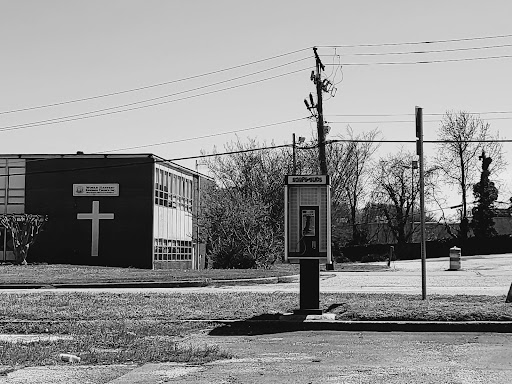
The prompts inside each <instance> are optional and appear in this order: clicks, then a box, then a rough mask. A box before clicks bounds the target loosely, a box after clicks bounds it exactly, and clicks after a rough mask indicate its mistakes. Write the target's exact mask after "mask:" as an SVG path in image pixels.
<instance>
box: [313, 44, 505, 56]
mask: <svg viewBox="0 0 512 384" xmlns="http://www.w3.org/2000/svg"><path fill="white" fill-rule="evenodd" d="M506 47H512V44H499V45H486V46H483V47H466V48H448V49H432V50H422V51H406V52H404V51H400V52H368V53H365V52H358V53H343V56H388V55H422V54H429V53H445V52H460V51H477V50H482V49H494V48H506ZM335 49H336V48H335ZM322 56H331V55H325V54H324V55H322ZM333 56H334V57H338V56H340V55H339V54H335V55H333Z"/></svg>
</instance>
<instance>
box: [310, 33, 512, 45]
mask: <svg viewBox="0 0 512 384" xmlns="http://www.w3.org/2000/svg"><path fill="white" fill-rule="evenodd" d="M508 37H512V34H508V35H494V36H477V37H466V38H460V39H445V40H425V41H407V42H400V43H380V44H352V45H317V47H318V48H357V47H391V46H399V45H420V44H440V43H455V42H460V41H474V40H491V39H504V38H508Z"/></svg>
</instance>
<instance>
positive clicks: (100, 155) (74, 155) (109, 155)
mask: <svg viewBox="0 0 512 384" xmlns="http://www.w3.org/2000/svg"><path fill="white" fill-rule="evenodd" d="M72 158H82V159H101V158H105V159H108V158H115V159H123V158H125V159H126V158H139V159H140V158H148V159H149V158H151V159H153V160H154V161H155V163H162V164H166V165H169V166H170V167H171V168H174V169H176V170H178V171H181V172H184V173H189V174H192V175H196V176H198V177H202V178H205V179H209V180H213V179H212V178H211V177H210V176H207V175H205V174H203V173H200V172H198V171H196V170H193V169H190V168H187V167H185V166H183V165H179V164H177V163H174V162H172V161H169V160H167V159H164V158H163V157H160V156H157V155H155V154H153V153H83V152H77V153H23V154H15V153H11V154H0V159H27V160H29V159H34V160H35V159H72Z"/></svg>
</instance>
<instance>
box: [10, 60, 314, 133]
mask: <svg viewBox="0 0 512 384" xmlns="http://www.w3.org/2000/svg"><path fill="white" fill-rule="evenodd" d="M308 69H309V68H302V69H299V70H296V71H291V72H286V73H284V74H280V75H276V76H271V77H267V78H264V79H260V80H255V81H251V82H248V83H244V84H238V85H234V86H231V87H226V88H222V89H217V90H213V91H209V92H203V93H200V94H197V95H191V96H186V97H181V98H178V99H173V100H166V101H161V102H158V103H153V104H148V105H142V106H138V107H132V108H125V109H121V110H113V111H109V112H104V113H97V114H94V115H90V114H92V113H96V112H98V111H107V110H111V109H116V108H120V107H122V106H118V107H112V108H105V109H102V110H98V111H91V112H85V113H79V114H75V115H69V116H62V117H59V118H54V119H48V120H40V121H34V122H31V123H25V124H18V125H10V126H4V127H0V132H1V131H11V130H17V129H24V128H31V127H36V126H44V125H51V124H59V123H65V122H69V121H76V120H84V119H90V118H94V117H100V116H106V115H112V114H115V113H122V112H127V111H133V110H138V109H144V108H150V107H155V106H158V105H163V104H169V103H174V102H177V101H182V100H188V99H192V98H196V97H201V96H205V95H210V94H213V93H219V92H223V91H228V90H231V89H235V88H240V87H245V86H247V85H252V84H257V83H261V82H264V81H268V80H273V79H276V78H279V77H283V76H288V75H292V74H295V73H299V72H303V71H305V70H308ZM226 82H227V81H226ZM180 93H184V92H178V93H177V94H180ZM170 96H172V95H168V96H167V97H170ZM131 104H136V103H131ZM127 105H128V104H127Z"/></svg>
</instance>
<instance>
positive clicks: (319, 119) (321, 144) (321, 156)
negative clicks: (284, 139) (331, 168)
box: [313, 47, 327, 175]
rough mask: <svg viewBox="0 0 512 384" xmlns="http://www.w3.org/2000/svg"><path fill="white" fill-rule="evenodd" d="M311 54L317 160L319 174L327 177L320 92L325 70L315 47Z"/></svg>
mask: <svg viewBox="0 0 512 384" xmlns="http://www.w3.org/2000/svg"><path fill="white" fill-rule="evenodd" d="M313 52H315V61H316V75H315V77H314V80H313V82H314V83H315V85H316V100H317V104H316V111H317V113H318V116H317V121H316V126H317V132H318V160H319V162H320V173H321V174H322V175H327V160H326V159H325V129H324V110H323V105H322V91H323V83H322V71H323V70H324V69H325V67H324V65H323V64H322V60H320V57H319V56H318V53H317V51H316V47H313Z"/></svg>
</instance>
